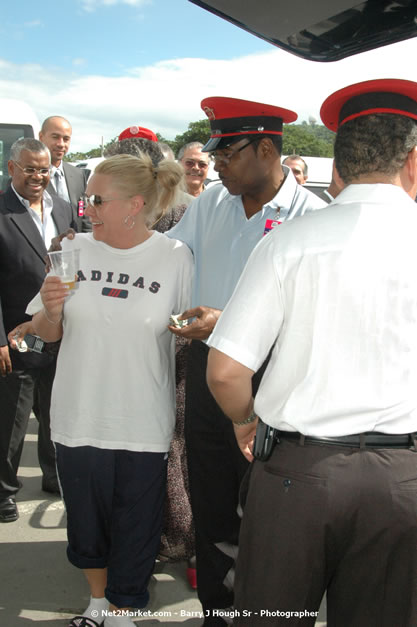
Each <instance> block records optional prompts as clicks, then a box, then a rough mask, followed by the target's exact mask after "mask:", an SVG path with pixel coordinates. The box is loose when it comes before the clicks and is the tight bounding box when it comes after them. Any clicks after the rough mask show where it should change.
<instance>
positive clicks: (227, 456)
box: [185, 341, 266, 625]
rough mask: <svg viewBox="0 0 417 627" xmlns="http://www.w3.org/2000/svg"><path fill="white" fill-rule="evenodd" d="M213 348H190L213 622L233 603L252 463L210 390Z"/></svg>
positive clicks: (192, 435)
mask: <svg viewBox="0 0 417 627" xmlns="http://www.w3.org/2000/svg"><path fill="white" fill-rule="evenodd" d="M208 350H209V349H208V347H207V346H206V344H204V343H203V342H200V341H193V342H192V343H191V346H190V351H189V359H188V367H187V379H186V402H185V442H186V447H187V460H188V471H189V482H190V496H191V507H192V512H193V518H194V525H195V535H196V562H197V591H198V597H199V599H200V601H201V604H202V606H203V610H204V614H205V616H206V617H207V618H206V621H205V624H206V625H210V624H213V625H214V624H216V621H217V618H216V612H215V610H218V609H222V608H228V607H230V606H232V605H233V579H234V564H235V559H236V553H237V544H238V537H239V528H240V517H239V515H238V504H239V486H240V483H241V481H242V478H243V477H244V475H245V473H246V471H247V468H248V465H249V464H248V462H247V460H246V458H245V457H244V456H243V454H242V453H241V451H240V449H239V447H238V446H237V443H236V438H235V435H234V430H233V426H232V423H231V421H230V420H229V419H228V418H227V417H226V416H225V415H224V414H223V412H222V411H221V409H220V408H219V406H218V405H217V403H216V401H215V400H214V398H213V396H212V395H211V393H210V391H209V389H208V386H207V383H206V370H207V357H208ZM265 367H266V365H265ZM263 370H264V366H263V367H262V372H259V373H257V374H256V375H255V376H254V388H255V391H256V389H257V387H258V385H259V381H260V378H261V376H262V373H263ZM213 611H214V612H213Z"/></svg>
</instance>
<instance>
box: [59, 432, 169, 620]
mask: <svg viewBox="0 0 417 627" xmlns="http://www.w3.org/2000/svg"><path fill="white" fill-rule="evenodd" d="M56 454H57V467H58V476H59V480H60V483H61V487H62V492H63V498H64V502H65V506H66V509H67V516H68V529H67V533H68V549H67V554H68V559H69V561H70V562H71V563H72V564H73V565H74V566H77V567H78V568H83V569H84V568H107V573H108V574H107V588H106V592H105V595H106V598H107V599H108V601H110V603H113V605H115V606H116V607H135V608H143V607H145V606H146V604H147V603H148V600H149V594H148V590H147V587H148V583H149V579H150V577H151V575H152V571H153V568H154V563H155V558H156V556H157V554H158V550H159V544H160V537H161V527H162V515H163V506H164V498H165V485H166V468H167V454H166V453H148V452H131V451H120V450H108V449H98V448H95V447H91V446H81V447H74V448H73V447H68V446H63V445H62V444H56Z"/></svg>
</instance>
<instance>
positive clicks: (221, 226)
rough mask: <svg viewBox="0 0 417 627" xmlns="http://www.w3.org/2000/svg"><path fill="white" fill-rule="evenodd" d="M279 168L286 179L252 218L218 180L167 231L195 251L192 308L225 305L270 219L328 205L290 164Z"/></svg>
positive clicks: (291, 217)
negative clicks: (297, 176) (299, 180)
mask: <svg viewBox="0 0 417 627" xmlns="http://www.w3.org/2000/svg"><path fill="white" fill-rule="evenodd" d="M283 170H284V173H285V175H286V178H285V181H284V183H283V185H282V186H281V188H280V190H279V191H278V193H277V194H276V195H275V196H274V198H272V200H271V201H270V202H268V203H266V204H265V205H264V206H263V207H262V209H261V211H259V212H258V213H256V214H255V215H253V216H252V217H251V218H249V219H248V218H247V217H246V214H245V208H244V206H243V203H242V198H241V196H232V195H231V194H229V192H228V191H227V189H226V188H225V187H224V186H223V185H220V184H218V185H214V186H213V187H212V188H210V189H207V190H206V191H204V192H203V193H202V194H200V196H198V198H196V199H195V200H194V201H193V202H192V203H191V205H190V206H189V207H188V209H187V211H186V213H185V215H184V217H183V218H182V219H181V221H180V222H179V223H178V224H177V225H176V226H175V227H174V228H173V229H171V230H170V231H168V232H167V235H168V236H169V237H174V238H176V239H179V240H180V241H182V242H185V243H186V244H187V245H188V247H189V248H190V249H191V250H192V252H193V254H194V263H195V273H194V287H193V296H192V302H193V306H197V305H203V306H206V307H214V308H216V309H223V308H224V306H225V305H226V303H227V301H228V300H229V298H230V296H231V294H232V292H233V290H234V288H235V286H236V283H237V281H238V279H239V277H240V275H241V273H242V270H243V268H244V266H245V264H246V261H247V259H248V257H249V255H250V253H251V252H252V250H253V249H254V248H255V246H256V244H257V243H258V242H259V240H261V239H262V237H263V235H264V234H265V232H267V230H268V228H269V226H268V220H269V221H280V222H284V221H286V220H292V219H293V218H296V217H298V216H302V215H304V214H305V213H306V212H308V211H310V210H314V209H321V208H322V207H325V206H326V203H325V202H323V201H322V200H321V199H320V198H318V197H317V196H315V195H314V194H312V193H311V192H309V191H308V190H307V189H305V188H304V187H302V186H301V185H298V183H297V181H296V180H295V178H294V175H293V174H292V172H291V170H290V168H288V167H286V166H283Z"/></svg>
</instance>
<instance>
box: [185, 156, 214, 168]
mask: <svg viewBox="0 0 417 627" xmlns="http://www.w3.org/2000/svg"><path fill="white" fill-rule="evenodd" d="M184 165H185V166H186V167H187V168H195V167H197V168H199V169H200V170H205V169H206V168H208V166H209V164H208V163H206V162H205V161H196V160H195V159H186V160H185V161H184Z"/></svg>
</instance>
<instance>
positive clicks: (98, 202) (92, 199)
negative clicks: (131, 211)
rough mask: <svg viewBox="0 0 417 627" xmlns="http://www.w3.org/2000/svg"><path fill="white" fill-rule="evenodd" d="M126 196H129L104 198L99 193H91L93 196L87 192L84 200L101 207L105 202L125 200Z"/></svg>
mask: <svg viewBox="0 0 417 627" xmlns="http://www.w3.org/2000/svg"><path fill="white" fill-rule="evenodd" d="M125 198H127V196H125V197H124V198H102V197H101V196H99V194H91V196H87V194H85V195H84V202H85V204H86V205H90V206H91V207H95V208H97V207H101V205H102V204H103V203H105V202H111V201H112V200H124V199H125Z"/></svg>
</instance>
